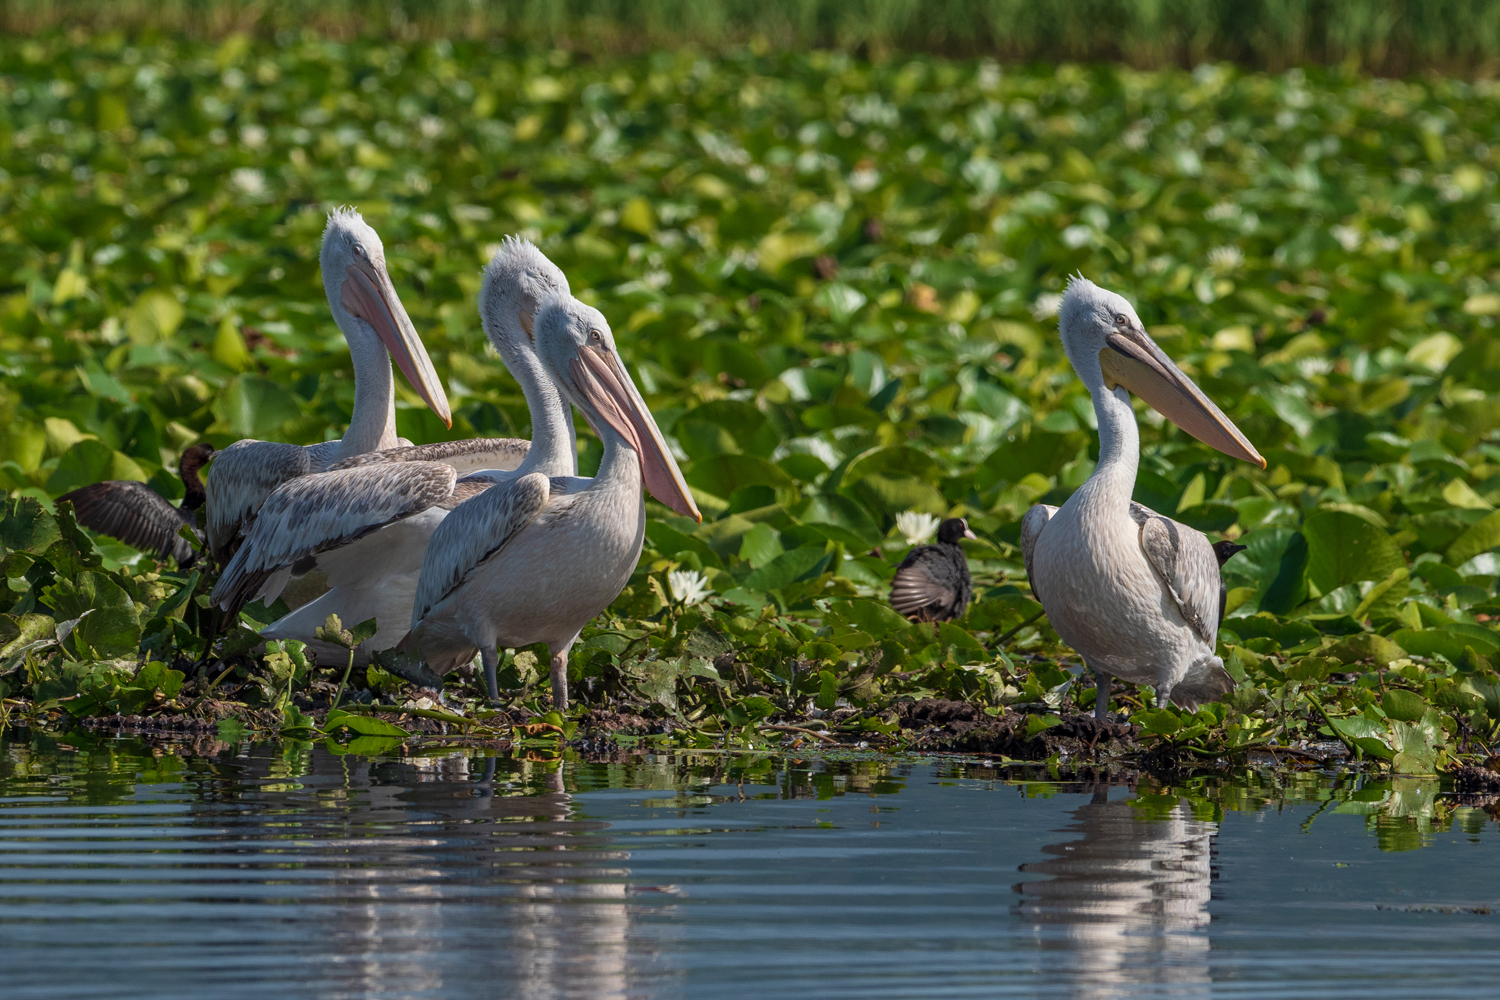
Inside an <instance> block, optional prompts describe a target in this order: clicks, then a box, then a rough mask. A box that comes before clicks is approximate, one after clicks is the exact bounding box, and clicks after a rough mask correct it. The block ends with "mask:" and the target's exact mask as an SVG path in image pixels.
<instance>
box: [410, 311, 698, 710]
mask: <svg viewBox="0 0 1500 1000" xmlns="http://www.w3.org/2000/svg"><path fill="white" fill-rule="evenodd" d="M534 332H535V339H536V353H537V357H538V358H539V359H540V361H541V365H542V367H543V369H544V370H545V371H546V374H547V376H548V377H549V378H550V380H551V382H552V383H553V384H554V385H556V386H557V388H558V389H559V390H561V392H562V394H563V396H564V397H565V398H567V399H568V400H569V401H570V402H571V403H572V404H573V405H574V406H576V407H578V409H579V410H580V411H582V413H583V415H584V418H585V419H586V420H588V422H589V425H590V426H591V427H592V428H593V429H594V432H595V433H596V434H598V435H599V438H600V440H601V441H602V442H603V444H604V456H603V459H602V461H601V462H600V464H599V472H598V474H597V475H595V476H594V477H593V478H592V479H581V478H578V477H576V476H555V475H554V476H550V477H549V476H548V475H546V474H544V473H542V472H531V473H527V474H525V475H520V476H514V477H511V478H508V479H506V480H505V481H502V482H499V483H497V484H495V485H494V486H491V487H490V488H489V489H487V490H485V491H484V492H483V493H481V494H479V495H478V496H476V497H474V498H473V499H471V500H467V501H465V502H464V503H462V504H459V505H458V507H457V508H455V509H454V511H453V513H451V514H450V515H448V518H447V519H446V520H445V521H443V523H442V524H441V525H440V526H439V527H438V530H437V531H435V532H434V533H433V536H432V541H431V543H430V544H429V545H428V546H427V554H426V557H425V558H424V559H423V562H422V575H421V580H420V582H419V583H418V585H417V598H416V603H415V605H414V607H413V609H412V619H411V621H412V627H411V631H410V632H409V633H408V634H407V636H406V638H405V639H403V640H402V642H401V644H400V646H398V647H397V648H398V649H399V650H402V651H404V652H406V653H408V654H411V655H415V656H418V657H420V658H421V659H422V660H423V661H425V662H426V663H427V665H428V666H429V667H430V668H431V669H432V670H433V671H434V672H436V673H438V674H443V673H446V672H447V671H449V670H452V669H453V668H454V667H457V666H459V665H461V664H464V663H468V662H470V661H471V660H472V659H473V657H474V654H475V652H478V653H479V654H480V656H481V658H482V660H483V663H484V674H485V683H486V685H487V687H488V690H489V695H490V697H491V699H494V698H497V697H498V696H499V690H498V687H497V683H496V676H495V675H496V668H497V667H498V665H499V648H500V647H507V648H509V647H516V646H528V645H531V644H532V643H537V642H542V643H546V645H547V647H548V650H549V651H550V654H551V680H552V699H553V704H554V705H555V706H556V707H557V708H558V710H560V711H561V710H565V709H566V708H567V704H568V651H569V650H570V649H571V648H572V646H573V643H574V642H576V641H577V639H578V633H579V631H580V630H581V629H582V628H583V626H584V625H586V624H588V622H589V620H590V619H592V618H593V617H594V616H595V615H597V614H599V613H600V612H601V611H603V610H604V609H605V608H606V607H608V606H609V604H610V602H612V601H613V600H614V599H615V598H616V597H618V596H619V594H620V591H621V590H623V589H624V587H625V584H626V582H628V581H629V579H630V574H631V573H632V572H634V570H635V565H636V562H637V561H638V560H639V558H640V554H641V543H642V542H643V540H644V539H645V533H646V509H645V504H644V493H643V489H644V490H648V491H650V493H651V494H652V496H654V497H656V498H657V499H658V500H660V501H661V502H662V503H664V504H666V505H667V506H668V507H670V508H671V509H672V510H674V511H676V512H678V513H679V514H683V515H686V516H688V517H691V518H693V519H695V520H700V521H701V520H702V515H701V514H700V513H699V512H698V507H697V504H695V503H694V502H693V496H692V493H691V491H690V490H689V489H688V486H687V483H686V481H684V479H683V477H682V473H681V471H680V470H679V469H678V468H677V462H676V461H675V460H674V459H673V458H672V453H671V451H670V450H668V448H667V445H666V442H665V441H664V440H663V438H662V435H661V431H660V430H659V429H658V428H657V426H656V421H655V419H654V418H653V417H652V416H651V411H650V410H649V409H647V407H646V403H645V400H643V399H642V398H641V395H640V393H639V392H638V391H637V390H636V387H635V383H634V382H633V381H632V380H631V378H630V375H629V373H628V372H627V371H626V370H625V366H624V364H623V362H622V361H621V360H620V356H619V352H618V351H617V350H616V347H615V340H614V335H613V334H612V333H611V331H610V328H609V324H608V323H607V322H606V321H605V319H604V316H603V315H602V314H600V312H599V311H598V310H597V309H594V308H592V307H590V306H587V305H584V304H583V303H582V302H579V301H577V300H576V299H571V298H569V299H561V298H558V299H553V300H552V301H551V302H549V303H548V304H546V305H545V306H544V307H543V308H542V309H541V310H540V311H539V312H538V313H537V315H536V322H535V328H534Z"/></svg>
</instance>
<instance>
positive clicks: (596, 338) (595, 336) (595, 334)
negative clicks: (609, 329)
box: [589, 330, 604, 346]
mask: <svg viewBox="0 0 1500 1000" xmlns="http://www.w3.org/2000/svg"><path fill="white" fill-rule="evenodd" d="M589 339H590V340H592V341H593V342H594V343H596V344H599V345H600V346H603V344H604V334H602V333H600V332H599V331H598V330H590V331H589Z"/></svg>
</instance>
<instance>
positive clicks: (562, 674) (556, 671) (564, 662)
mask: <svg viewBox="0 0 1500 1000" xmlns="http://www.w3.org/2000/svg"><path fill="white" fill-rule="evenodd" d="M571 648H572V644H571V643H569V644H568V646H565V647H564V648H563V649H561V650H559V651H557V652H555V653H553V654H552V707H553V708H554V709H556V710H557V711H559V712H566V711H567V710H568V650H569V649H571Z"/></svg>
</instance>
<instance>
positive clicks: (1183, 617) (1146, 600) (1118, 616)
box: [1021, 276, 1266, 721]
mask: <svg viewBox="0 0 1500 1000" xmlns="http://www.w3.org/2000/svg"><path fill="white" fill-rule="evenodd" d="M1058 328H1059V331H1060V333H1061V335H1062V342H1063V349H1064V350H1065V351H1066V352H1067V355H1068V360H1069V361H1071V362H1072V364H1073V370H1074V371H1075V372H1076V373H1077V374H1078V377H1079V379H1081V380H1082V381H1083V384H1084V385H1085V386H1086V387H1087V388H1088V390H1089V395H1090V396H1092V397H1093V402H1094V413H1095V415H1096V416H1097V418H1098V423H1099V464H1098V465H1097V466H1096V467H1095V469H1094V473H1093V475H1091V476H1090V477H1089V478H1088V480H1087V482H1085V483H1084V484H1083V485H1082V486H1081V487H1079V488H1078V490H1077V491H1076V492H1075V493H1074V494H1073V495H1072V496H1071V497H1069V498H1068V500H1067V502H1065V503H1064V504H1063V505H1062V506H1061V507H1052V506H1049V505H1047V504H1038V505H1037V506H1035V507H1032V508H1031V509H1030V510H1029V511H1027V512H1026V516H1025V517H1024V518H1023V519H1022V521H1021V551H1022V554H1023V555H1024V557H1025V561H1026V574H1027V576H1028V577H1029V578H1030V580H1031V589H1032V594H1033V595H1034V596H1035V597H1036V599H1037V600H1038V601H1040V602H1041V604H1042V607H1043V608H1044V609H1045V610H1046V612H1047V618H1048V620H1049V621H1050V622H1051V623H1052V627H1053V628H1054V629H1056V630H1057V634H1058V635H1059V636H1061V637H1062V640H1063V641H1064V642H1066V643H1067V644H1068V645H1070V646H1072V647H1073V648H1074V649H1076V650H1077V651H1078V652H1079V653H1080V654H1081V655H1082V656H1083V659H1084V661H1085V662H1086V663H1087V664H1088V666H1089V667H1090V668H1092V669H1093V671H1094V675H1095V678H1096V681H1097V683H1098V695H1097V700H1096V702H1095V716H1096V718H1098V719H1099V720H1100V721H1103V720H1104V718H1105V716H1106V714H1107V711H1108V706H1109V690H1110V683H1111V681H1110V678H1111V677H1118V678H1120V679H1121V680H1125V681H1129V682H1131V683H1135V684H1150V685H1152V686H1154V687H1155V688H1156V692H1157V697H1158V702H1159V703H1163V704H1164V703H1165V702H1167V701H1168V700H1170V701H1171V702H1172V703H1174V704H1176V705H1179V706H1182V707H1187V708H1192V707H1196V706H1197V705H1198V704H1200V703H1202V702H1205V701H1212V700H1213V699H1215V698H1217V697H1219V696H1220V695H1222V694H1224V693H1225V692H1226V691H1228V690H1230V689H1231V688H1233V687H1234V681H1233V679H1232V678H1231V677H1230V676H1229V674H1228V672H1227V671H1226V670H1225V669H1224V664H1223V661H1222V660H1221V659H1220V658H1219V657H1218V656H1216V655H1215V654H1214V648H1215V640H1216V639H1217V636H1218V630H1219V624H1220V622H1222V621H1223V618H1224V584H1223V581H1222V579H1221V577H1220V575H1219V560H1218V558H1217V556H1216V553H1215V550H1214V548H1213V547H1212V546H1211V545H1210V544H1209V541H1208V538H1207V537H1206V536H1205V535H1204V534H1203V533H1202V532H1200V531H1197V530H1195V529H1193V528H1190V527H1188V526H1187V525H1185V524H1180V523H1179V522H1177V521H1174V520H1172V519H1171V518H1168V517H1163V516H1162V515H1160V514H1157V513H1156V512H1155V511H1152V510H1151V509H1150V508H1148V507H1145V506H1143V505H1141V504H1138V503H1135V502H1133V501H1132V500H1131V499H1130V497H1131V494H1132V492H1133V491H1134V489H1135V478H1136V472H1137V469H1138V466H1139V464H1140V433H1139V429H1138V427H1137V425H1136V419H1135V411H1134V409H1133V408H1132V406H1131V402H1130V396H1131V394H1132V393H1134V394H1135V395H1137V396H1139V397H1140V398H1141V399H1142V400H1143V401H1145V402H1146V403H1147V404H1148V405H1149V406H1151V407H1152V408H1153V409H1155V410H1156V411H1157V412H1158V413H1160V414H1161V415H1162V416H1164V417H1166V418H1167V419H1168V420H1170V421H1172V422H1173V423H1174V424H1176V425H1177V426H1178V427H1180V428H1182V429H1183V430H1185V431H1187V432H1188V433H1189V434H1191V435H1192V436H1193V437H1195V438H1197V439H1198V440H1199V441H1202V442H1203V443H1204V444H1207V445H1209V446H1210V447H1212V448H1215V449H1217V450H1218V451H1220V452H1223V453H1224V454H1225V455H1228V456H1230V457H1231V458H1238V459H1241V460H1243V461H1246V462H1251V463H1253V464H1255V465H1258V466H1260V467H1261V468H1265V465H1266V462H1265V459H1263V458H1262V457H1261V456H1260V453H1259V452H1257V451H1256V450H1255V446H1254V445H1252V444H1251V443H1250V441H1249V440H1248V439H1247V438H1246V437H1245V435H1244V434H1242V433H1241V432H1240V430H1239V428H1238V427H1236V426H1235V425H1234V422H1233V421H1231V420H1230V419H1229V418H1228V417H1227V416H1225V415H1224V412H1223V411H1222V410H1220V409H1219V408H1218V407H1217V406H1215V405H1214V403H1213V401H1212V400H1210V399H1209V398H1208V397H1207V396H1206V395H1204V394H1203V391H1202V390H1201V389H1199V388H1198V387H1197V386H1196V385H1194V384H1193V381H1192V380H1191V379H1189V378H1188V377H1187V376H1186V375H1185V374H1183V372H1182V370H1181V369H1179V368H1178V367H1177V365H1176V364H1174V363H1173V362H1172V359H1171V358H1169V357H1167V355H1166V353H1165V352H1163V351H1162V349H1161V348H1160V347H1158V346H1157V345H1156V342H1155V341H1154V340H1152V339H1151V336H1150V335H1149V334H1148V333H1146V329H1145V327H1144V326H1143V325H1142V324H1141V321H1140V318H1139V317H1138V316H1137V315H1136V312H1135V309H1134V308H1133V307H1132V306H1131V304H1130V303H1129V302H1128V301H1126V300H1125V298H1124V297H1123V296H1120V295H1117V294H1115V293H1114V292H1111V291H1107V290H1105V289H1103V288H1100V287H1099V286H1098V285H1095V284H1094V283H1093V282H1091V281H1089V280H1087V279H1085V278H1083V277H1081V276H1080V277H1077V278H1074V279H1073V280H1072V281H1071V282H1069V284H1068V288H1067V292H1066V294H1065V295H1064V296H1063V301H1062V306H1061V309H1060V311H1059V322H1058Z"/></svg>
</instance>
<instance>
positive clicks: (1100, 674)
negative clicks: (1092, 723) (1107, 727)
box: [1094, 667, 1114, 722]
mask: <svg viewBox="0 0 1500 1000" xmlns="http://www.w3.org/2000/svg"><path fill="white" fill-rule="evenodd" d="M1113 686H1114V683H1113V682H1112V681H1111V680H1110V676H1109V674H1106V673H1105V672H1104V671H1102V670H1100V669H1099V668H1098V667H1095V668H1094V718H1095V719H1096V720H1097V721H1099V722H1108V721H1109V692H1110V689H1111V688H1112V687H1113Z"/></svg>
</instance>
